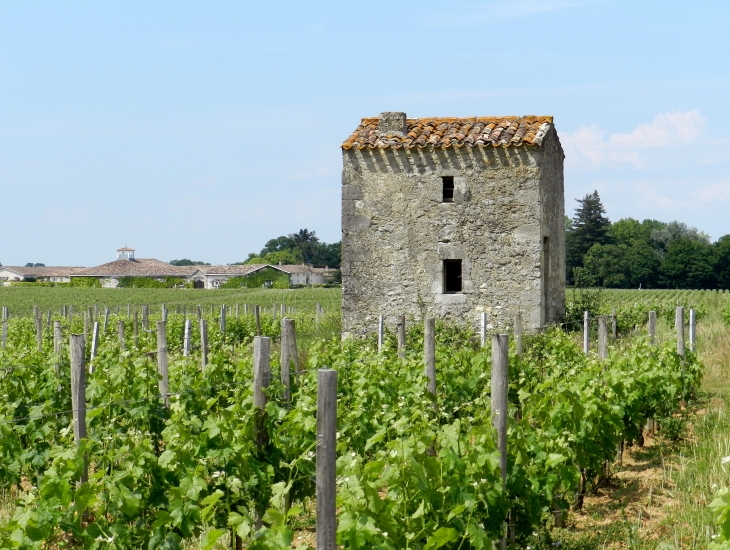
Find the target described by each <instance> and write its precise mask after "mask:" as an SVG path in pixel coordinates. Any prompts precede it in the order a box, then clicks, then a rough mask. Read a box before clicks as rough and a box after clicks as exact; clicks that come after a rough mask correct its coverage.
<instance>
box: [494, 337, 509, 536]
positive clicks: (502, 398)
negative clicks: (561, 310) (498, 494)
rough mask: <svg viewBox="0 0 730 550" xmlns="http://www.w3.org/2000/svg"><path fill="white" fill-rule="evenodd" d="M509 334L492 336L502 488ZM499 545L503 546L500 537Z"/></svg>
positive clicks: (504, 483)
mask: <svg viewBox="0 0 730 550" xmlns="http://www.w3.org/2000/svg"><path fill="white" fill-rule="evenodd" d="M508 353H509V336H508V335H506V334H495V335H493V336H492V425H493V426H494V428H495V429H496V430H497V448H498V450H499V470H500V473H501V474H502V489H505V488H506V486H507V391H508V380H507V374H508V370H509V356H508ZM499 542H500V547H501V548H504V547H505V540H504V538H502V539H501V540H500V541H499Z"/></svg>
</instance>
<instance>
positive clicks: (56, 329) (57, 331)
mask: <svg viewBox="0 0 730 550" xmlns="http://www.w3.org/2000/svg"><path fill="white" fill-rule="evenodd" d="M62 339H63V334H62V333H61V321H53V352H54V353H61V344H62Z"/></svg>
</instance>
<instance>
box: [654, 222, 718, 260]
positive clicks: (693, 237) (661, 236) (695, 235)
mask: <svg viewBox="0 0 730 550" xmlns="http://www.w3.org/2000/svg"><path fill="white" fill-rule="evenodd" d="M651 239H652V241H654V243H655V244H656V247H657V250H658V251H659V253H660V254H664V253H665V252H666V251H667V250H669V246H670V245H671V244H672V242H673V241H676V240H677V239H686V240H690V241H694V242H697V243H700V244H704V245H709V244H710V236H709V235H708V234H707V233H704V232H703V231H700V230H699V229H697V228H696V227H690V226H688V225H687V224H686V223H682V222H678V221H676V220H675V221H673V222H669V223H667V224H664V226H663V227H661V228H658V229H655V230H653V231H652V232H651Z"/></svg>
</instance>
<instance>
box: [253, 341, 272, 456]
mask: <svg viewBox="0 0 730 550" xmlns="http://www.w3.org/2000/svg"><path fill="white" fill-rule="evenodd" d="M270 357H271V339H270V338H269V337H268V336H256V337H254V339H253V406H254V407H255V408H256V409H258V410H257V411H256V423H255V426H254V439H255V440H256V445H257V446H258V447H259V448H262V447H265V446H266V445H267V444H268V437H267V435H268V434H267V433H266V426H265V421H264V411H265V409H266V402H267V399H266V393H265V392H264V390H265V389H266V388H268V387H269V383H270V382H271V363H270Z"/></svg>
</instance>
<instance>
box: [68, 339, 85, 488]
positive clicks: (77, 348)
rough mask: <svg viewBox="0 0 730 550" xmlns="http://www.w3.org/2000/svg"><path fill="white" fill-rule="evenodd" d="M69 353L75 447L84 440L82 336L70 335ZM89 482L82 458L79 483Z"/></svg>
mask: <svg viewBox="0 0 730 550" xmlns="http://www.w3.org/2000/svg"><path fill="white" fill-rule="evenodd" d="M70 346H71V349H70V353H71V408H72V409H73V419H74V440H75V441H76V447H80V446H81V441H82V440H84V439H86V365H85V363H84V336H83V335H82V334H72V335H71V342H70ZM88 480H89V470H88V466H87V464H86V457H84V471H83V473H82V474H81V479H80V482H81V483H86V482H87V481H88Z"/></svg>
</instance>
